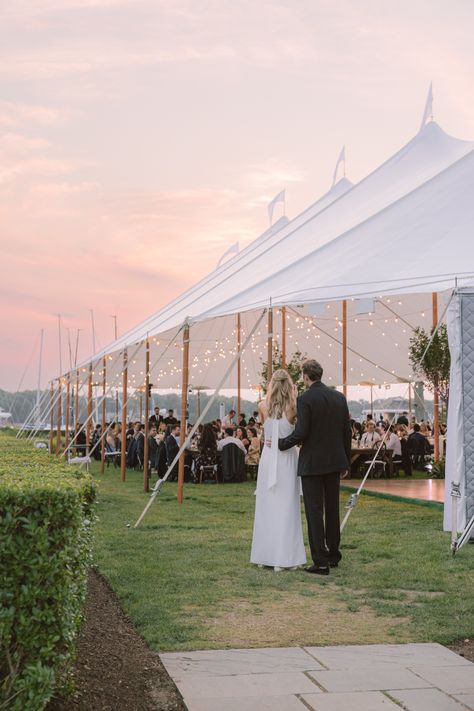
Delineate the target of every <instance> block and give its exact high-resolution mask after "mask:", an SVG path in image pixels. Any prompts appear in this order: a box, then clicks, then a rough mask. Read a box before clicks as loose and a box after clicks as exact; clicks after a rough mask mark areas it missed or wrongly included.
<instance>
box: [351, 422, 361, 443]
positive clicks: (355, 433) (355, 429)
mask: <svg viewBox="0 0 474 711" xmlns="http://www.w3.org/2000/svg"><path fill="white" fill-rule="evenodd" d="M352 439H353V440H354V441H355V442H357V444H359V443H360V440H361V439H362V425H361V423H360V422H357V421H355V422H354V424H353V425H352Z"/></svg>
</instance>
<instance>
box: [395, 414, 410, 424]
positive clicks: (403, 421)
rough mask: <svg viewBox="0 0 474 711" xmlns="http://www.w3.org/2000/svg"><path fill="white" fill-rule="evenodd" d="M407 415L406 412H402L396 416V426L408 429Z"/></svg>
mask: <svg viewBox="0 0 474 711" xmlns="http://www.w3.org/2000/svg"><path fill="white" fill-rule="evenodd" d="M407 415H408V413H407V412H402V414H401V415H399V416H398V419H397V425H405V427H408V417H407Z"/></svg>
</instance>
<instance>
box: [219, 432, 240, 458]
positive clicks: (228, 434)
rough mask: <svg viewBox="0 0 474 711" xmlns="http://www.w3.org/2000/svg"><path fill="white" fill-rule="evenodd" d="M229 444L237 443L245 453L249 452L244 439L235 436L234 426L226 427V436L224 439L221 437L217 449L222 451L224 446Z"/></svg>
mask: <svg viewBox="0 0 474 711" xmlns="http://www.w3.org/2000/svg"><path fill="white" fill-rule="evenodd" d="M228 444H236V445H237V447H239V449H241V450H242V451H243V453H244V454H247V450H246V449H245V447H244V445H243V443H242V441H241V440H240V439H239V438H238V437H234V430H233V429H232V427H227V428H226V429H225V437H224V438H223V439H220V440H219V441H218V443H217V449H218V450H219V452H222V450H223V449H224V447H226V446H227V445H228Z"/></svg>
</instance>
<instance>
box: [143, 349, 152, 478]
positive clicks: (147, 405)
mask: <svg viewBox="0 0 474 711" xmlns="http://www.w3.org/2000/svg"><path fill="white" fill-rule="evenodd" d="M149 418H150V339H149V338H147V339H146V346H145V441H144V442H143V491H145V492H147V491H149V490H150V487H149V484H148V429H149Z"/></svg>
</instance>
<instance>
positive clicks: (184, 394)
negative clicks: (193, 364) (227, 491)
mask: <svg viewBox="0 0 474 711" xmlns="http://www.w3.org/2000/svg"><path fill="white" fill-rule="evenodd" d="M188 381H189V325H188V324H186V325H185V327H184V331H183V371H182V382H181V426H180V430H179V447H180V449H181V448H182V447H183V444H184V440H185V439H186V404H187V400H188ZM184 457H185V453H184V452H183V453H182V454H181V456H180V458H179V464H178V503H179V504H182V503H183V489H184Z"/></svg>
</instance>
